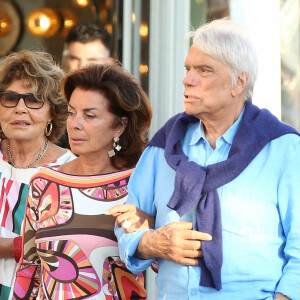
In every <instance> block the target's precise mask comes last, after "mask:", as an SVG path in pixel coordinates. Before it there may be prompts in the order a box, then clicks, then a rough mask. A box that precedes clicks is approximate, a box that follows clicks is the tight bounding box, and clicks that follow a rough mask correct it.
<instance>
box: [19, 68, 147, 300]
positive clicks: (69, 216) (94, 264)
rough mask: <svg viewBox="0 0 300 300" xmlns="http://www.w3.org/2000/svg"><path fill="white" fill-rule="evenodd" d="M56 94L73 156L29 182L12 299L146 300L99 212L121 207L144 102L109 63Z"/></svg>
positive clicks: (141, 130)
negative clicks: (64, 103)
mask: <svg viewBox="0 0 300 300" xmlns="http://www.w3.org/2000/svg"><path fill="white" fill-rule="evenodd" d="M62 90H63V93H64V95H65V98H66V100H67V102H68V107H69V109H68V113H69V117H68V120H67V130H68V135H69V143H70V146H71V149H72V151H73V152H74V153H76V154H77V155H78V158H77V159H75V160H73V161H71V162H68V163H66V164H64V165H62V166H60V167H59V168H58V170H53V169H51V168H45V169H43V170H41V171H40V172H38V173H37V174H35V175H34V176H33V177H32V179H31V183H30V188H29V195H28V202H27V210H26V223H25V232H24V235H23V237H24V249H23V258H22V260H21V263H20V267H19V269H18V271H17V274H16V283H15V287H14V299H35V298H36V297H39V299H86V298H89V299H145V298H146V291H145V289H144V287H143V283H144V278H143V275H142V274H132V273H130V272H129V271H128V270H127V268H126V267H125V265H124V264H123V263H122V261H121V260H120V258H119V250H118V244H117V239H116V237H115V235H114V223H115V219H114V217H113V216H110V215H106V211H107V210H109V209H110V208H112V207H114V206H115V205H118V204H123V203H125V202H126V199H127V184H128V180H129V178H130V175H131V174H132V172H133V168H134V167H135V165H136V163H137V161H138V159H139V157H140V155H141V153H142V151H143V149H144V147H145V144H146V139H145V134H146V131H147V129H148V127H149V125H150V120H151V107H150V103H149V100H148V97H147V95H146V94H145V92H144V91H143V90H142V88H141V87H140V85H139V84H138V83H137V81H136V80H135V78H134V77H133V76H132V75H130V74H129V73H128V72H126V71H125V70H124V69H123V68H121V67H119V66H111V65H91V66H88V67H87V68H85V69H80V70H77V71H73V72H70V73H69V74H67V75H66V77H65V78H64V80H63V82H62ZM138 213H139V214H140V216H141V217H142V218H143V217H144V218H145V219H146V218H147V215H145V214H144V215H143V212H138Z"/></svg>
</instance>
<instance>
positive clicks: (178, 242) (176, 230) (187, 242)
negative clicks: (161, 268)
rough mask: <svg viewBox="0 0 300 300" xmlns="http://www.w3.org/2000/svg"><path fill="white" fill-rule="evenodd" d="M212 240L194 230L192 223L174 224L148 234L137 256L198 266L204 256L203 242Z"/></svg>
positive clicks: (143, 237) (144, 237)
mask: <svg viewBox="0 0 300 300" xmlns="http://www.w3.org/2000/svg"><path fill="white" fill-rule="evenodd" d="M210 240H212V236H211V235H209V234H207V233H202V232H199V231H195V230H193V223H191V222H173V223H170V224H168V225H165V226H163V227H160V228H158V229H157V230H155V231H148V232H146V233H145V234H144V235H143V236H142V238H141V240H140V242H139V244H138V247H137V250H136V252H135V256H137V257H139V258H141V259H150V258H153V257H159V258H163V259H166V260H169V261H173V262H175V263H178V264H182V265H188V266H197V265H199V261H198V258H199V257H202V256H203V254H202V250H201V241H210Z"/></svg>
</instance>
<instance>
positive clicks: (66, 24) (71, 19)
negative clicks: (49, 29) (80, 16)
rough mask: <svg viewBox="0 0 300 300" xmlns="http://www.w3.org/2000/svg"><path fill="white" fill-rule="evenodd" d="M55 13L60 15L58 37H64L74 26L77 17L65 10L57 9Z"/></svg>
mask: <svg viewBox="0 0 300 300" xmlns="http://www.w3.org/2000/svg"><path fill="white" fill-rule="evenodd" d="M57 13H58V14H59V15H60V17H61V20H62V24H63V26H62V28H61V29H60V32H59V36H62V37H66V36H67V35H68V33H69V31H70V29H71V28H72V27H74V26H75V25H76V22H77V17H76V16H75V14H74V13H73V12H72V11H71V10H69V9H67V8H60V9H57Z"/></svg>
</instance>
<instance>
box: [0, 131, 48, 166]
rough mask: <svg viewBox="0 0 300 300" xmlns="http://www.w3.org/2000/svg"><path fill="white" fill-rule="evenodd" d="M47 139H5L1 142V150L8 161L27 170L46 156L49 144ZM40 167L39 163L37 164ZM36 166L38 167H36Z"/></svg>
mask: <svg viewBox="0 0 300 300" xmlns="http://www.w3.org/2000/svg"><path fill="white" fill-rule="evenodd" d="M46 142H47V140H46V138H45V137H42V138H40V139H38V140H32V141H29V140H15V139H4V140H2V142H1V150H2V153H3V154H4V156H5V157H6V158H7V160H8V161H9V162H10V163H11V164H12V165H13V166H14V167H17V168H27V167H28V166H30V165H31V164H32V163H34V161H35V160H37V158H39V160H41V159H42V157H43V156H44V155H45V153H46V151H47V148H48V144H47V143H46ZM36 164H37V165H38V161H37V162H36ZM34 166H36V165H34Z"/></svg>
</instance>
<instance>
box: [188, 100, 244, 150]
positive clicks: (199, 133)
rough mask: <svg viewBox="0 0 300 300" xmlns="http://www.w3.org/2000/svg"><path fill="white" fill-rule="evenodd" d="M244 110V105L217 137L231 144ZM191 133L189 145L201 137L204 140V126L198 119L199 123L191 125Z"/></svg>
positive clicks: (195, 142)
mask: <svg viewBox="0 0 300 300" xmlns="http://www.w3.org/2000/svg"><path fill="white" fill-rule="evenodd" d="M244 110H245V106H244V108H243V110H242V112H241V114H240V115H239V117H238V119H237V120H236V121H235V122H234V123H233V124H232V125H231V126H230V127H229V128H228V129H227V131H226V132H225V133H224V134H223V135H222V136H220V137H219V139H220V138H223V139H224V140H225V141H226V142H227V143H229V144H230V145H231V144H232V141H233V138H234V136H235V134H236V132H237V130H238V128H239V126H240V123H241V120H242V117H243V114H244ZM193 127H194V128H193V134H192V137H191V141H190V145H195V144H197V143H198V141H200V140H201V139H203V140H206V139H205V133H204V127H203V124H202V122H201V120H200V122H199V123H195V124H194V126H193Z"/></svg>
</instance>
